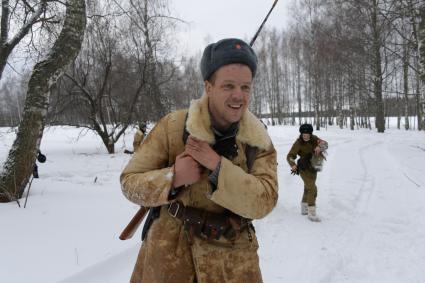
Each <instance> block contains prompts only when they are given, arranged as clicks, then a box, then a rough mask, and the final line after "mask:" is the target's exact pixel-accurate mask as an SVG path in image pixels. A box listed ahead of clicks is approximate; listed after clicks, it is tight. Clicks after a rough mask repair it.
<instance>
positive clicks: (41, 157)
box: [32, 150, 47, 179]
mask: <svg viewBox="0 0 425 283" xmlns="http://www.w3.org/2000/svg"><path fill="white" fill-rule="evenodd" d="M46 159H47V158H46V155H44V154H42V153H41V151H40V150H39V151H37V160H38V162H40V163H44V162H46ZM32 176H33V177H34V178H36V179H37V178H39V177H40V176H39V175H38V165H37V162H34V166H33V169H32Z"/></svg>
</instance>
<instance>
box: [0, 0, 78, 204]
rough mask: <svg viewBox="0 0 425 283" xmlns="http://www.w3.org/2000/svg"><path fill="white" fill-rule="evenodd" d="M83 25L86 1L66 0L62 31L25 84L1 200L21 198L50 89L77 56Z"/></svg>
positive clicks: (1, 178) (3, 174) (1, 179)
mask: <svg viewBox="0 0 425 283" xmlns="http://www.w3.org/2000/svg"><path fill="white" fill-rule="evenodd" d="M85 26H86V6H85V0H69V1H67V3H66V15H65V22H64V26H63V28H62V31H61V33H60V35H59V37H58V39H57V40H56V42H55V44H54V45H53V47H52V49H51V51H50V53H49V55H48V56H47V58H46V59H45V60H42V61H40V62H39V63H37V64H36V65H35V67H34V69H33V73H32V75H31V79H30V81H29V83H28V91H27V96H26V100H25V107H24V114H23V118H22V122H21V123H20V125H19V129H18V133H17V136H16V139H15V141H14V143H13V145H12V148H11V150H10V151H9V155H8V157H7V160H6V162H5V164H4V166H3V170H2V172H1V173H0V202H9V201H14V200H17V199H19V198H20V197H22V194H23V192H24V190H25V187H26V185H27V183H28V181H29V178H30V176H31V174H32V171H33V166H34V163H35V159H36V154H37V151H38V149H39V146H40V142H41V138H42V136H43V130H44V121H45V117H46V114H47V108H48V106H49V97H50V88H51V86H52V85H53V84H54V83H55V82H56V80H57V79H58V78H59V77H60V76H61V75H62V74H63V72H64V69H65V68H66V67H67V65H68V64H69V63H71V62H72V61H73V60H74V59H75V57H76V56H77V54H78V52H79V50H80V48H81V43H82V41H83V36H84V30H85Z"/></svg>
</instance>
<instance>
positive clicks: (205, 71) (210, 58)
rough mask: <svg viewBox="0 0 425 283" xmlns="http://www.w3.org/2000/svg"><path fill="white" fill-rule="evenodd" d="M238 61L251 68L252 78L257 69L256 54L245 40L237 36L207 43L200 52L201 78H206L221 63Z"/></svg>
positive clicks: (226, 63) (221, 64)
mask: <svg viewBox="0 0 425 283" xmlns="http://www.w3.org/2000/svg"><path fill="white" fill-rule="evenodd" d="M234 63H240V64H245V65H247V66H248V67H249V68H250V69H251V73H252V77H253V78H254V76H255V72H256V71H257V55H255V52H254V50H253V49H252V48H251V46H249V45H248V44H247V43H246V42H245V41H243V40H241V39H237V38H226V39H222V40H220V41H218V42H216V43H211V44H209V45H208V46H207V47H206V48H205V50H204V53H203V54H202V59H201V73H202V78H203V79H204V81H205V80H208V79H209V78H210V77H211V75H212V74H213V73H214V72H215V71H217V70H218V68H220V67H221V66H223V65H228V64H234Z"/></svg>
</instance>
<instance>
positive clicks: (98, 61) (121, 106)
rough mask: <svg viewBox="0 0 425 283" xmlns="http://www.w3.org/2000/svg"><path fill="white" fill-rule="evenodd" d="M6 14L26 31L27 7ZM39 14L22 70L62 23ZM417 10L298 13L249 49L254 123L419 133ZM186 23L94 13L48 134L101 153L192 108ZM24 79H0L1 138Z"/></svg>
mask: <svg viewBox="0 0 425 283" xmlns="http://www.w3.org/2000/svg"><path fill="white" fill-rule="evenodd" d="M7 2H9V1H7ZM12 2H15V6H14V7H15V10H14V12H15V13H16V17H15V18H11V19H12V20H13V19H14V20H15V21H16V23H15V26H18V24H17V23H18V22H19V21H20V20H21V21H28V19H29V18H30V16H31V15H32V14H31V13H30V12H31V9H29V8H28V7H27V8H25V3H27V4H28V5H29V4H31V1H22V0H15V1H10V5H12V4H13V3H12ZM33 2H34V3H35V2H36V1H33ZM42 2H43V1H42ZM52 3H53V4H52ZM20 5H21V6H20ZM34 5H35V4H34ZM46 5H49V6H48V7H50V8H49V9H50V10H47V12H45V14H43V15H45V18H44V19H43V20H40V21H39V22H38V23H35V25H34V26H33V27H32V29H31V32H30V34H29V35H27V37H26V40H24V43H23V44H22V47H20V48H21V54H28V56H29V58H33V59H34V58H39V57H42V56H44V54H43V51H42V50H44V49H48V48H47V47H48V46H49V44H51V42H52V39H53V38H55V37H56V36H57V34H58V27H57V26H58V23H60V22H61V17H63V11H62V10H61V8H60V6H59V7H58V4H57V1H46ZM52 5H56V6H52ZM421 5H424V4H423V3H422V1H419V0H398V1H391V0H368V1H366V0H337V1H325V0H298V1H294V2H293V5H292V7H291V13H290V14H291V15H292V19H291V20H290V24H289V25H288V27H287V28H286V29H285V30H276V29H269V28H267V26H266V29H265V30H263V31H262V32H261V34H260V37H259V38H258V39H257V41H256V43H255V45H254V49H255V50H256V52H257V55H258V59H259V67H258V75H257V77H256V78H255V84H254V89H253V93H252V99H251V105H250V109H251V111H252V112H253V113H255V114H256V115H257V116H259V117H264V118H272V119H270V121H272V123H273V124H274V123H276V124H299V123H301V121H302V120H303V117H313V120H312V122H313V123H314V124H315V127H316V129H320V127H324V126H326V125H333V124H337V125H339V126H340V127H344V126H351V127H352V128H353V129H354V128H356V126H357V127H369V128H375V127H376V129H377V130H378V132H384V131H385V118H386V117H388V116H395V117H398V127H399V128H405V129H406V130H409V129H417V130H424V118H423V117H424V114H423V113H424V107H425V100H424V95H425V94H424V91H423V89H424V86H423V83H422V84H421V73H423V68H424V67H423V66H421V61H420V52H419V50H420V40H421V30H422V34H423V33H424V31H423V25H424V21H425V20H424V19H423V16H424V13H423V12H422V18H421V8H422V11H423V9H424V8H423V7H421ZM34 7H35V6H34ZM19 8H21V9H22V11H20V10H19ZM25 9H27V10H25ZM33 10H34V8H33ZM25 12H26V13H27V14H25ZM24 15H26V17H25V16H24ZM183 20H184V19H176V18H174V17H173V16H172V15H171V13H170V10H169V1H167V0H161V1H152V0H144V1H133V0H122V1H118V0H106V1H103V2H99V1H89V2H88V3H87V28H86V32H85V37H84V42H83V46H82V49H81V51H80V53H79V55H78V57H77V59H76V60H75V61H74V62H73V63H72V64H71V66H69V67H68V68H67V70H66V72H65V74H64V75H63V76H62V77H61V78H60V79H59V80H58V82H57V83H56V84H55V85H54V86H53V87H52V94H51V98H50V105H49V111H48V114H47V121H46V123H47V124H48V125H73V126H78V127H87V128H89V129H92V130H94V131H96V132H97V133H98V134H99V135H100V136H101V137H102V139H103V141H104V143H105V145H107V144H110V143H111V142H112V143H115V142H116V140H118V139H119V138H120V136H121V134H122V131H123V130H125V129H126V128H128V127H129V126H133V125H135V124H137V123H138V122H140V121H156V120H157V119H159V118H160V117H161V116H163V115H164V114H165V113H168V112H170V111H172V110H174V109H180V108H185V107H187V106H188V105H189V103H190V101H191V100H192V99H194V98H198V97H199V96H200V95H201V94H202V91H203V82H202V79H201V76H200V71H199V61H200V57H201V54H195V55H192V56H187V57H184V58H178V57H177V56H176V55H175V54H177V52H176V50H175V48H176V47H175V46H173V43H174V42H175V40H176V39H175V38H174V37H173V34H174V32H175V30H176V28H178V26H179V25H182V24H184V22H183ZM421 22H422V29H421ZM37 24H38V25H37ZM423 37H425V36H424V35H422V38H423ZM246 40H247V41H249V39H246ZM28 60H29V61H30V59H28ZM34 60H35V59H34ZM12 67H13V66H12ZM29 77H30V74H29V73H27V74H25V73H24V74H20V75H15V76H9V77H4V78H2V84H1V89H0V126H17V125H19V122H20V120H21V116H22V111H23V106H22V105H24V100H25V95H26V88H27V83H28V80H29ZM412 116H414V117H415V119H409V117H412ZM371 117H373V118H374V119H372V123H374V124H372V125H371Z"/></svg>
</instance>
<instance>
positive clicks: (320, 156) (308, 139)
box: [286, 124, 328, 222]
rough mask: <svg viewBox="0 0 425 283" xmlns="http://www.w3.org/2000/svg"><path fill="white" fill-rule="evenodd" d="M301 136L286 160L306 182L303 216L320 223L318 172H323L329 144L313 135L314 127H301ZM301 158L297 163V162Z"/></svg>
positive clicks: (308, 125)
mask: <svg viewBox="0 0 425 283" xmlns="http://www.w3.org/2000/svg"><path fill="white" fill-rule="evenodd" d="M299 131H300V136H299V137H298V138H297V140H296V141H295V143H294V144H293V145H292V147H291V150H290V151H289V153H288V155H287V157H286V160H287V161H288V163H289V166H291V172H292V173H293V174H294V175H295V174H297V175H298V174H299V175H300V176H301V179H302V180H303V182H304V194H303V197H302V200H301V214H302V215H307V216H308V219H310V220H311V221H315V222H319V221H320V218H319V217H318V216H317V214H316V198H317V186H316V179H317V172H318V171H321V170H322V166H323V161H324V159H325V156H324V152H325V151H326V149H327V148H328V143H327V142H326V141H324V140H322V139H320V138H319V137H317V136H315V135H313V126H312V125H311V124H303V125H301V126H300V129H299ZM298 156H299V159H298V160H297V163H295V160H296V159H297V157H298Z"/></svg>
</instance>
